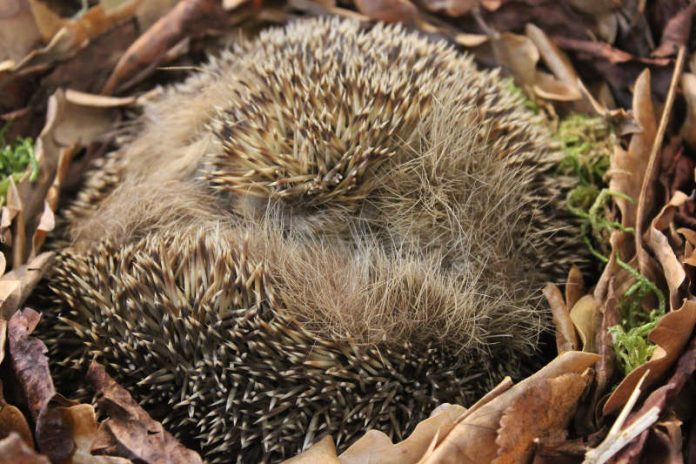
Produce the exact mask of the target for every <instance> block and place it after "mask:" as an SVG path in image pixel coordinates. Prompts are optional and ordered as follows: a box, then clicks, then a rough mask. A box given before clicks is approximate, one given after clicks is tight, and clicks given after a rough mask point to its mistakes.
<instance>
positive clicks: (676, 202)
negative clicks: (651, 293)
mask: <svg viewBox="0 0 696 464" xmlns="http://www.w3.org/2000/svg"><path fill="white" fill-rule="evenodd" d="M687 200H689V197H688V196H686V194H685V193H683V192H679V191H678V192H676V193H675V194H674V196H673V197H672V198H671V199H670V200H669V202H668V203H667V204H666V205H665V206H664V207H663V208H662V211H660V213H659V214H658V215H657V216H655V218H654V219H653V220H652V224H651V225H650V228H649V229H648V232H647V239H646V243H647V245H648V246H649V247H650V248H651V249H652V251H653V253H655V256H656V257H657V260H658V261H659V262H660V265H661V266H662V270H663V271H664V276H665V280H666V281H667V286H668V287H669V294H670V303H671V305H670V306H671V307H672V308H674V307H675V305H679V303H680V302H681V301H682V299H683V297H684V295H680V293H679V290H680V287H681V286H682V284H683V283H684V281H685V280H686V272H685V271H684V266H682V263H681V262H680V261H679V259H678V258H677V256H676V254H675V253H674V250H673V249H672V245H671V244H670V243H669V240H668V239H667V236H666V235H665V234H664V233H662V231H664V230H665V229H667V228H668V227H669V226H670V224H671V223H672V221H673V219H674V215H675V213H676V211H677V208H679V207H680V206H682V205H683V204H684V203H686V201H687Z"/></svg>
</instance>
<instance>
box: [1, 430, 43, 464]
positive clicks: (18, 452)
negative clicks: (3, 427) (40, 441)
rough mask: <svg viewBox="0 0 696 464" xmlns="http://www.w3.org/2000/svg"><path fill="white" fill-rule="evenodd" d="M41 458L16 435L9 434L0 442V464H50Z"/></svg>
mask: <svg viewBox="0 0 696 464" xmlns="http://www.w3.org/2000/svg"><path fill="white" fill-rule="evenodd" d="M50 463H51V461H49V459H48V458H47V457H46V456H42V455H40V454H38V453H37V452H36V451H34V450H33V449H32V448H30V447H28V446H27V444H26V443H24V441H23V440H22V438H21V437H20V436H19V435H18V434H17V433H11V434H10V435H9V436H8V437H6V438H3V439H2V440H0V464H50Z"/></svg>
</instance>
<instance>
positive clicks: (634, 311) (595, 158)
mask: <svg viewBox="0 0 696 464" xmlns="http://www.w3.org/2000/svg"><path fill="white" fill-rule="evenodd" d="M556 139H557V140H558V141H559V142H560V144H561V146H562V148H563V151H564V152H565V157H564V158H563V160H562V161H561V163H560V165H559V168H558V169H559V171H560V173H561V174H564V175H569V176H573V177H576V178H577V179H578V186H577V187H576V188H574V189H573V190H572V191H570V192H569V193H568V197H567V206H568V209H569V210H570V211H571V212H572V213H573V214H574V215H575V216H577V217H578V218H580V220H581V223H580V233H581V234H582V239H583V241H584V242H585V244H586V245H587V248H588V249H589V250H590V252H591V253H592V255H593V256H594V257H595V258H596V259H597V260H598V261H599V262H602V263H605V264H606V263H607V262H608V261H609V258H608V257H607V254H608V250H609V249H610V246H609V236H610V234H611V232H612V231H614V230H620V231H622V232H625V233H629V234H633V233H634V231H633V229H632V228H630V227H624V226H623V225H622V224H621V223H619V222H617V221H610V220H609V219H607V216H606V214H605V212H604V209H605V207H606V206H607V204H608V203H609V202H610V200H611V198H612V197H618V198H622V199H624V200H626V201H629V202H632V201H633V199H632V198H630V197H628V196H626V195H624V194H622V193H619V192H612V191H610V190H608V188H607V184H606V181H605V175H606V173H607V170H608V169H609V165H610V159H611V154H612V152H613V149H614V144H615V143H616V140H615V136H614V134H613V133H612V131H611V130H610V129H609V127H608V126H607V125H606V123H605V122H604V121H603V120H602V119H601V118H596V117H589V116H584V115H579V114H571V115H569V116H568V117H566V118H564V119H563V120H561V121H560V123H559V126H558V130H557V132H556ZM616 262H617V264H618V265H619V266H620V267H621V268H622V269H624V270H625V271H626V272H628V273H629V274H630V275H631V276H632V277H633V278H634V280H635V283H634V284H633V285H632V286H631V287H630V288H629V289H628V290H627V291H626V292H625V293H624V294H623V295H621V296H620V297H619V313H620V315H621V322H620V323H619V324H617V325H615V326H613V327H610V328H609V333H610V334H611V336H612V340H613V345H614V351H615V353H616V356H617V360H618V363H619V365H620V366H621V368H622V370H623V371H624V372H625V373H628V372H630V371H632V370H633V369H635V368H636V367H638V366H640V365H642V364H644V363H645V362H647V361H648V360H649V359H650V356H652V353H653V351H654V350H655V345H654V344H653V343H651V342H650V340H648V335H649V334H650V332H651V331H652V330H653V329H654V328H655V326H656V325H657V323H658V321H659V319H660V317H662V315H664V314H665V307H666V300H665V296H664V294H663V293H662V291H661V290H660V289H659V288H658V287H657V286H656V285H655V283H654V282H652V281H650V280H649V279H647V278H646V277H645V276H643V275H642V274H641V273H640V272H638V270H636V269H635V268H633V267H632V266H631V265H629V264H628V263H626V262H625V261H623V260H622V259H621V257H620V256H617V257H616ZM649 297H652V298H654V300H656V301H657V308H656V309H653V310H651V311H649V312H648V311H646V310H645V307H644V302H645V301H646V299H647V298H649Z"/></svg>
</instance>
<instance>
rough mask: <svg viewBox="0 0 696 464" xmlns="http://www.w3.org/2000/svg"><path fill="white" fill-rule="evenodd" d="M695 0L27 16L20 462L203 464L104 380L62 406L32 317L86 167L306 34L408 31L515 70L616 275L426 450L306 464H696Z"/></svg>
mask: <svg viewBox="0 0 696 464" xmlns="http://www.w3.org/2000/svg"><path fill="white" fill-rule="evenodd" d="M695 9H696V6H694V3H693V2H690V1H688V0H561V1H559V0H418V1H416V0H414V1H413V2H412V1H410V0H355V1H346V2H343V1H341V2H338V3H337V2H335V0H320V1H312V0H289V1H287V2H286V1H268V2H265V1H264V0H218V1H216V0H181V1H179V2H178V1H176V0H153V1H151V0H143V1H139V0H101V1H96V0H90V1H77V0H75V1H68V0H65V1H58V0H44V1H40V0H9V1H8V0H5V1H3V2H2V3H0V120H1V121H0V127H1V128H2V129H1V130H0V202H1V203H0V204H1V205H2V211H1V213H0V237H1V239H2V254H0V274H2V277H1V278H0V362H1V363H2V364H1V365H0V380H1V382H2V383H1V387H0V463H44V462H56V463H58V462H60V463H91V462H129V461H133V462H144V463H164V462H200V461H201V458H200V457H199V456H198V454H197V453H196V452H195V451H192V450H189V449H186V448H185V447H184V446H183V445H182V444H180V443H178V442H177V440H176V439H175V438H174V437H173V436H171V435H170V434H169V433H168V432H167V431H166V430H165V429H164V428H163V427H162V425H161V424H159V423H158V422H156V421H155V420H153V419H151V418H150V416H149V415H148V414H147V413H146V412H145V411H144V410H143V409H142V408H140V406H139V405H138V404H137V403H136V402H135V401H134V400H133V399H132V398H131V396H130V395H129V393H128V392H127V391H126V390H125V389H124V388H122V387H120V386H119V385H118V384H117V383H116V382H115V381H114V380H113V379H111V377H109V374H107V369H105V368H104V367H102V366H101V365H99V364H97V363H94V364H93V365H92V366H91V367H90V372H89V374H88V376H87V378H86V380H85V381H86V382H91V384H92V387H93V388H94V389H95V390H96V391H97V392H99V393H100V400H99V402H98V404H97V405H93V404H80V403H78V402H76V401H73V400H70V399H66V398H64V397H62V396H61V395H60V394H58V393H57V392H56V388H55V387H54V384H53V380H52V377H51V372H50V369H49V360H48V359H47V356H46V348H45V346H44V344H43V342H42V341H41V339H40V338H39V337H37V336H36V335H35V334H34V335H33V334H32V331H33V330H34V328H35V327H36V325H37V324H38V320H39V318H40V308H34V309H37V310H38V311H35V310H34V309H32V308H28V307H26V302H27V301H28V300H29V299H30V296H31V294H32V290H33V289H34V288H35V287H36V286H37V284H38V282H39V281H40V280H41V278H42V276H44V275H45V274H46V273H47V272H49V271H50V269H51V264H52V259H53V253H54V252H53V251H45V249H44V248H45V247H44V244H45V242H46V240H47V239H50V237H51V233H52V231H53V230H54V228H55V226H56V222H57V221H56V218H57V217H59V216H60V208H61V207H63V206H64V204H65V201H66V199H69V198H71V196H74V193H75V191H77V190H78V189H79V187H80V183H81V180H82V175H83V173H84V172H85V169H86V167H87V166H88V165H89V164H90V163H91V162H92V161H93V160H94V159H96V158H99V157H102V156H104V154H105V153H106V152H108V151H109V150H110V149H111V148H113V146H114V143H115V142H114V141H115V138H116V136H117V135H118V131H117V130H116V129H115V128H116V127H119V124H120V123H122V122H123V121H124V120H127V119H128V118H132V117H133V115H134V114H137V113H138V108H139V106H140V105H141V103H142V101H143V99H146V98H148V92H151V91H152V89H153V88H155V87H156V86H161V85H166V84H169V83H172V82H177V81H181V80H182V79H183V78H185V77H186V75H187V73H189V72H190V71H191V70H195V69H196V67H197V66H198V65H199V64H200V63H202V62H203V61H204V60H205V58H206V56H207V55H208V54H209V53H211V52H214V51H215V50H219V49H220V48H221V47H222V46H223V44H225V43H227V42H228V41H229V40H230V37H234V36H236V35H238V34H244V35H249V36H253V35H254V34H256V33H258V31H260V30H261V29H262V28H264V27H268V26H272V25H282V24H285V23H287V22H289V21H292V20H294V19H296V18H298V17H306V16H317V15H335V16H341V17H349V18H353V19H357V20H359V21H361V22H365V23H370V22H374V21H377V20H379V21H386V22H400V23H403V24H404V25H405V26H406V27H408V28H415V29H419V30H421V31H423V32H424V33H426V34H429V35H432V36H434V37H439V38H443V39H445V40H447V41H449V42H450V43H452V44H453V45H455V46H456V47H457V48H458V49H460V50H463V51H467V52H469V53H471V54H472V55H473V56H474V57H475V59H476V62H477V63H478V64H479V65H480V66H481V67H488V68H490V67H500V68H502V70H503V72H504V73H505V74H506V75H508V76H510V77H511V78H513V79H514V86H515V88H516V89H519V90H520V91H522V92H524V94H525V95H526V98H527V99H528V104H529V105H530V107H532V108H534V110H535V111H538V112H542V113H543V114H544V115H546V116H547V117H548V118H549V120H550V121H552V123H553V125H554V128H555V129H554V130H555V134H556V136H557V139H558V143H559V144H560V145H561V146H562V147H563V149H564V150H565V151H566V153H567V157H566V159H565V160H564V166H565V167H566V168H567V169H568V170H569V172H571V173H572V174H574V175H576V176H577V177H578V178H579V179H580V187H578V189H577V190H576V191H574V192H573V193H572V195H571V196H570V197H569V198H568V207H569V209H570V210H571V211H572V212H573V214H575V215H576V216H577V217H578V218H579V220H580V221H582V223H583V229H582V233H583V235H584V239H585V241H586V244H587V247H588V248H589V249H590V251H591V252H592V253H593V255H594V257H595V258H596V261H597V272H596V273H591V274H586V275H583V273H582V272H581V271H580V269H579V268H578V267H575V266H573V267H571V268H569V269H568V270H567V272H568V278H567V282H566V283H565V284H564V285H562V286H560V287H559V286H556V285H553V284H549V285H548V286H547V287H546V288H545V290H544V294H545V296H546V299H547V300H548V306H549V307H550V309H551V312H552V314H553V322H554V327H555V334H554V335H555V346H552V347H549V349H550V350H553V349H555V350H556V351H555V352H554V353H546V354H547V358H548V359H549V360H550V361H549V362H548V364H547V365H546V366H545V367H543V368H542V369H540V370H539V371H538V372H536V373H534V374H533V375H531V376H530V377H528V378H526V379H522V380H520V381H519V382H517V383H513V382H512V381H511V380H510V379H509V378H508V379H505V380H503V381H502V382H501V384H500V385H499V386H498V387H496V388H495V389H494V390H492V391H491V392H490V393H489V394H487V395H486V396H485V397H483V398H481V400H480V401H479V402H477V403H476V404H474V405H471V406H470V407H469V408H468V409H464V408H462V407H460V406H458V405H443V406H442V407H441V408H439V409H438V410H437V411H435V412H434V413H433V415H432V416H431V417H430V418H429V419H427V420H425V421H423V422H422V423H421V424H420V426H419V427H418V428H416V430H415V431H414V432H413V433H412V434H411V435H410V436H409V437H408V438H406V439H405V440H403V441H402V442H399V443H392V441H391V440H390V439H389V438H388V437H387V436H386V435H384V434H382V433H380V432H377V431H374V430H373V431H368V430H365V435H364V437H363V438H361V439H360V440H359V441H357V442H356V443H354V444H353V445H352V446H351V447H350V448H348V450H346V451H345V452H343V453H342V454H341V455H340V456H339V455H338V453H337V452H336V447H335V445H334V442H333V439H332V437H330V436H326V437H324V438H323V439H322V440H321V441H320V442H318V443H317V444H315V445H314V446H312V447H311V448H309V449H308V450H306V451H305V452H304V453H303V454H302V455H300V456H297V457H295V458H293V462H300V463H314V462H326V463H330V462H341V463H344V464H345V463H367V462H373V463H383V462H397V461H398V462H399V464H408V463H411V462H412V463H416V462H422V463H434V462H484V461H494V462H497V463H513V462H534V463H536V464H539V463H561V462H563V463H566V462H567V463H574V462H578V463H579V462H585V463H604V462H621V463H638V462H645V463H678V462H696V421H695V420H694V411H695V410H696V401H695V400H696V382H695V380H696V378H695V377H694V370H695V369H696V336H695V335H694V326H695V325H696V296H694V289H695V286H694V284H695V283H696V282H695V281H694V279H696V203H695V201H694V187H696V178H695V174H696V53H695V52H696V41H695V40H694V39H695V34H694V32H693V31H692V27H691V26H692V18H693V15H694V11H695Z"/></svg>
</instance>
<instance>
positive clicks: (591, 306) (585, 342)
mask: <svg viewBox="0 0 696 464" xmlns="http://www.w3.org/2000/svg"><path fill="white" fill-rule="evenodd" d="M570 319H571V320H572V321H573V325H574V327H575V329H576V330H577V332H578V334H579V335H580V340H581V341H582V351H585V352H589V353H597V345H596V343H595V339H596V337H597V333H598V332H599V330H600V328H601V325H602V317H601V313H600V310H599V305H598V304H597V301H596V300H595V299H594V297H593V296H592V295H585V296H583V297H582V298H580V300H578V302H577V303H575V305H574V306H573V307H572V309H571V310H570Z"/></svg>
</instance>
